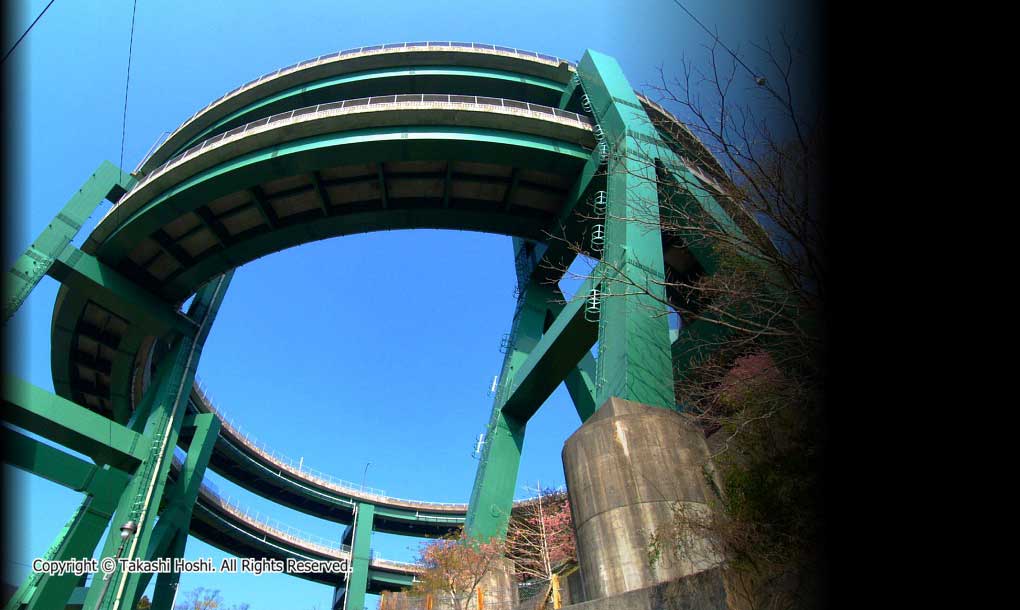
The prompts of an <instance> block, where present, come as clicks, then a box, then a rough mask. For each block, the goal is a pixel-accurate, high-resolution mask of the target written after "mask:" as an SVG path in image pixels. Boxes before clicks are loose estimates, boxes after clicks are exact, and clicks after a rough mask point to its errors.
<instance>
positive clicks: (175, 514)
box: [138, 413, 220, 610]
mask: <svg viewBox="0 0 1020 610" xmlns="http://www.w3.org/2000/svg"><path fill="white" fill-rule="evenodd" d="M183 427H194V429H195V436H194V437H192V439H191V446H190V447H189V448H188V455H187V457H186V458H185V460H184V463H183V464H182V465H181V471H180V472H179V473H178V475H177V481H176V482H175V483H174V485H173V487H172V488H170V489H169V490H168V491H167V493H166V497H167V503H166V506H165V507H164V508H163V510H162V511H161V512H160V514H159V521H158V522H156V526H155V527H154V528H153V529H152V539H151V541H150V543H149V548H148V549H147V552H146V557H145V558H146V559H150V560H151V559H157V558H160V557H169V558H171V559H173V558H178V557H183V556H184V551H185V549H186V547H187V542H188V529H189V527H190V526H191V513H192V509H193V508H194V507H195V503H196V502H197V501H198V490H199V488H200V487H201V485H202V477H203V476H205V470H206V467H207V466H208V465H209V457H210V456H211V455H212V451H213V446H214V445H215V444H216V439H217V438H218V437H219V432H220V420H219V418H218V417H216V416H215V415H213V414H211V413H205V414H200V415H195V416H189V417H187V418H185V421H184V424H183ZM180 576H181V575H180V573H177V572H174V573H164V574H160V575H159V576H158V577H157V578H156V592H155V595H154V597H153V608H161V607H162V608H164V609H166V610H169V608H170V606H169V604H170V601H171V600H172V599H173V592H174V589H176V587H177V584H178V583H179V582H180ZM151 577H152V575H151V574H141V575H139V582H138V589H139V590H140V591H144V590H145V588H146V587H148V585H149V580H151ZM164 599H165V600H166V602H163V601H162V600H164ZM157 600H159V602H157ZM161 603H162V604H163V605H162V606H161V605H160V604H161Z"/></svg>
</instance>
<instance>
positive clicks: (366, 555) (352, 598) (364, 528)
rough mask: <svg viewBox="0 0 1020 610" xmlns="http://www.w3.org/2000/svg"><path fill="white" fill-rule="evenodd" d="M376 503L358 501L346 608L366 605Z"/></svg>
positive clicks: (345, 601) (353, 608) (359, 607)
mask: <svg viewBox="0 0 1020 610" xmlns="http://www.w3.org/2000/svg"><path fill="white" fill-rule="evenodd" d="M374 517H375V505H374V504H366V503H364V502H358V511H357V515H356V516H355V520H354V524H353V525H354V543H353V544H352V545H351V574H350V576H349V577H348V578H347V591H346V593H344V595H345V599H344V608H346V609H350V610H360V609H361V608H364V607H365V593H366V592H367V591H368V568H369V564H370V563H371V562H372V521H373V520H374Z"/></svg>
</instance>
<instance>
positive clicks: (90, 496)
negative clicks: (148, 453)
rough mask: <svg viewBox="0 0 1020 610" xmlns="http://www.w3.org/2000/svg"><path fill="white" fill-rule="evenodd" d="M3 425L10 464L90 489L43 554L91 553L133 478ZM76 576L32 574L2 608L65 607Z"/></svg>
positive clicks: (50, 556)
mask: <svg viewBox="0 0 1020 610" xmlns="http://www.w3.org/2000/svg"><path fill="white" fill-rule="evenodd" d="M0 430H2V432H3V433H2V436H0V443H2V446H3V453H4V461H5V462H6V463H8V464H10V465H12V466H15V467H16V468H20V469H22V470H25V471H27V472H31V473H33V474H36V475H38V476H42V477H44V478H47V479H49V480H51V481H54V482H56V483H59V484H61V485H64V486H65V487H68V488H70V489H74V490H75V491H83V492H85V494H86V496H85V498H84V499H83V500H82V502H81V504H80V505H79V506H78V508H77V509H76V510H75V511H74V513H73V514H72V515H71V518H70V519H69V520H68V522H67V524H66V525H65V526H64V528H63V530H61V532H60V533H59V534H58V535H57V538H56V540H55V541H54V543H53V545H52V546H51V547H50V548H49V550H48V551H47V552H46V553H45V555H44V558H45V559H53V560H59V561H63V560H70V559H78V558H82V557H91V556H92V553H93V552H94V551H95V549H96V545H97V544H99V540H100V538H102V536H103V532H104V531H106V526H107V524H108V523H109V522H110V517H111V516H112V515H113V511H114V509H115V508H116V506H117V498H119V497H120V494H121V493H122V492H123V490H124V488H125V487H126V486H127V483H128V480H129V478H130V477H129V476H128V475H127V474H125V473H123V472H121V471H119V470H116V469H108V468H106V469H104V468H102V467H100V466H97V465H95V464H89V463H88V462H85V461H84V460H81V459H80V458H77V457H75V456H73V455H70V454H68V453H64V452H63V451H61V450H59V449H56V448H54V447H51V446H49V445H46V444H44V443H41V442H39V441H37V440H35V439H32V438H29V437H27V436H25V435H23V434H20V433H18V432H14V431H13V430H10V429H9V428H6V427H3V428H2V429H0ZM78 578H79V577H78V576H75V575H73V574H66V575H63V576H47V575H44V574H35V573H31V574H29V576H28V578H26V579H25V582H24V583H22V585H21V586H20V587H19V588H18V590H17V591H16V592H15V593H14V595H13V596H12V597H11V599H10V601H8V603H7V605H6V606H4V609H5V610H15V609H19V610H20V609H27V610H36V609H39V610H48V609H50V608H63V607H64V606H65V605H66V604H67V600H68V598H69V597H70V596H71V594H72V593H73V592H74V589H75V586H76V585H77V583H78Z"/></svg>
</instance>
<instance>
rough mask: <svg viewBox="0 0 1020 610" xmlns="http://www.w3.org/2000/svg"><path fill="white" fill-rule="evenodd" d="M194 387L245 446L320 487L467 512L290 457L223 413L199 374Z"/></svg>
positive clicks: (433, 518)
mask: <svg viewBox="0 0 1020 610" xmlns="http://www.w3.org/2000/svg"><path fill="white" fill-rule="evenodd" d="M194 387H195V391H196V394H198V396H199V398H200V399H201V400H202V401H203V402H204V403H205V404H204V406H205V407H207V408H208V409H209V410H210V411H211V412H213V413H215V414H216V415H217V416H218V417H219V418H220V421H221V423H222V426H223V428H224V429H226V431H227V432H228V433H229V434H230V435H231V436H232V437H233V438H235V439H237V440H238V441H240V442H241V443H242V444H243V445H244V446H245V448H246V449H248V450H250V451H251V452H253V453H255V454H258V455H259V457H261V458H263V459H265V460H266V461H267V462H270V463H272V464H273V465H274V466H277V467H278V468H282V469H284V470H287V471H288V472H289V473H290V474H292V475H294V476H296V477H298V478H301V479H305V480H308V481H310V482H313V483H316V484H318V485H319V486H321V487H326V488H328V489H332V490H334V491H337V492H340V493H343V494H347V495H352V496H356V497H358V498H359V499H365V500H370V501H375V502H378V503H379V504H390V505H397V506H404V507H409V508H421V509H426V510H447V511H457V512H461V511H463V512H465V513H466V512H467V508H468V505H467V504H463V503H455V502H428V501H424V500H411V499H407V498H398V497H396V496H390V495H387V494H386V492H385V491H383V490H381V489H377V488H374V487H363V486H361V485H358V484H355V483H351V482H350V481H346V480H344V479H341V478H339V477H335V476H333V475H330V474H327V473H324V472H322V471H319V470H316V469H314V468H309V467H307V466H305V465H304V463H303V462H302V461H299V460H295V459H293V458H291V457H288V456H286V455H283V454H282V453H280V452H279V451H276V450H275V449H271V448H269V446H268V445H266V444H265V443H264V442H262V441H260V440H258V439H257V438H255V437H254V436H253V435H251V434H249V433H247V432H245V431H244V430H243V429H242V428H241V427H240V426H239V425H237V424H236V423H234V422H233V421H232V420H231V419H230V417H228V416H226V415H224V413H223V412H222V411H221V410H220V409H218V408H217V407H215V406H214V404H213V400H212V399H211V398H210V397H209V392H208V390H207V389H206V388H205V385H204V384H203V383H202V382H201V380H199V379H198V378H197V377H196V380H195V386H194ZM419 518H420V519H423V520H429V521H451V522H457V523H462V522H463V521H464V518H463V517H460V516H456V517H453V516H451V517H440V516H419Z"/></svg>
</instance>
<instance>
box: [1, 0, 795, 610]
mask: <svg viewBox="0 0 1020 610" xmlns="http://www.w3.org/2000/svg"><path fill="white" fill-rule="evenodd" d="M45 4H46V0H33V1H31V2H19V3H17V8H16V9H15V12H14V14H13V15H12V17H13V19H10V20H8V23H7V24H6V25H5V28H6V31H5V44H4V48H5V50H6V49H7V48H9V46H10V44H11V42H12V41H13V40H14V39H15V38H16V37H17V36H18V35H19V34H20V33H21V32H22V31H24V29H25V27H27V25H28V24H29V23H30V22H31V20H32V19H34V18H35V16H36V15H37V14H38V13H39V11H40V10H42V8H43V6H45ZM687 6H688V7H689V8H690V9H691V10H692V11H694V12H695V13H696V14H697V15H698V16H699V17H700V18H701V19H702V21H704V22H705V23H706V24H708V25H709V26H710V27H717V28H718V31H719V34H720V35H721V37H722V38H723V39H724V40H725V41H726V42H727V43H729V44H737V43H745V44H746V43H747V42H748V41H754V42H762V41H763V40H764V37H765V36H766V35H773V36H774V35H775V34H776V33H778V32H779V30H780V28H781V27H784V26H785V27H786V29H787V31H788V32H791V31H792V33H793V34H794V35H796V33H797V25H796V23H795V22H794V18H795V16H796V14H797V13H796V11H795V9H794V8H793V7H792V4H791V2H786V1H784V0H773V1H768V2H755V1H753V0H724V1H721V2H709V1H701V0H697V1H694V0H692V1H690V2H687ZM130 20H131V2H130V1H129V0H109V1H104V2H92V3H84V2H70V1H67V0H64V1H58V2H56V3H55V4H54V5H53V6H52V7H51V9H50V10H49V12H48V13H47V14H46V15H45V16H44V17H43V19H42V20H41V21H40V22H39V23H38V24H37V25H36V27H35V28H34V30H33V31H32V32H31V33H30V34H29V35H28V37H27V38H26V39H25V40H24V41H23V42H22V43H21V45H20V46H19V47H18V49H17V50H16V51H15V52H14V54H13V55H12V56H11V57H10V59H9V60H8V61H7V63H6V64H5V65H4V70H5V71H8V78H10V79H11V80H10V81H8V82H9V83H10V85H9V86H11V91H12V102H13V104H14V107H13V108H11V109H10V111H11V112H13V113H16V115H17V117H18V119H17V120H14V121H10V120H9V121H8V125H11V124H13V125H14V127H13V128H14V130H15V135H14V140H13V142H12V144H13V146H14V148H13V151H14V152H15V153H16V154H14V155H11V158H10V159H9V163H10V169H9V175H10V176H11V184H10V185H9V187H10V188H11V191H12V192H10V193H8V194H6V197H7V201H8V202H13V203H12V204H11V206H10V207H11V209H12V210H13V211H14V216H13V218H12V220H13V221H14V227H13V230H12V233H11V235H12V237H13V239H12V240H11V241H10V243H9V244H8V247H7V250H6V251H5V252H4V255H5V261H7V263H5V264H9V262H10V261H11V260H12V259H13V257H14V256H15V255H16V253H17V252H19V251H20V250H21V249H23V248H24V247H25V246H26V245H27V244H28V243H29V242H30V240H31V239H32V237H33V236H35V235H36V234H38V233H39V232H40V231H41V230H42V229H43V228H44V227H45V226H46V224H47V223H48V222H49V220H50V219H51V218H52V216H53V215H55V214H56V212H57V211H59V209H60V207H61V206H62V205H63V204H64V202H65V201H66V200H67V199H68V198H69V197H70V196H71V195H72V194H73V193H74V192H76V191H77V189H78V188H79V187H80V186H81V184H82V182H83V181H84V180H85V179H86V178H87V177H88V176H89V175H90V174H91V173H92V172H93V171H94V170H95V168H96V167H97V166H98V165H99V164H100V162H102V161H103V160H104V159H108V160H110V161H112V162H114V163H117V162H118V160H119V157H120V146H121V120H122V110H123V102H124V99H123V95H124V78H125V69H126V61H127V47H128V35H129V26H130ZM412 40H464V41H477V42H487V43H494V44H501V45H506V46H512V47H518V48H523V49H529V50H536V51H540V52H543V53H548V54H552V55H558V56H560V57H565V58H569V59H572V60H575V61H576V60H578V59H579V58H580V57H581V55H582V54H583V52H584V50H585V49H586V48H593V49H596V50H599V51H602V52H604V53H607V54H609V55H612V56H614V57H616V59H617V60H618V61H619V62H620V64H621V65H622V67H623V69H624V71H625V73H626V74H627V75H628V76H629V78H630V79H631V83H632V84H633V85H634V86H635V87H636V88H638V89H642V88H643V85H646V84H648V83H652V82H654V81H656V80H657V68H658V66H660V65H663V66H665V67H666V68H667V71H668V68H669V66H670V65H675V62H676V59H677V58H678V57H679V56H680V54H681V53H688V54H695V55H697V53H699V49H700V45H702V44H704V43H705V42H706V41H707V38H706V36H705V34H704V33H703V32H702V31H700V30H699V29H697V28H696V26H695V25H694V24H693V23H691V22H690V21H689V19H687V18H686V17H685V15H684V14H683V13H682V12H681V11H680V9H679V8H678V7H676V6H675V5H674V3H673V2H672V0H641V1H635V2H626V3H624V2H599V1H593V2H583V3H581V2H576V3H575V2H560V3H557V2H552V1H549V0H546V1H542V2H530V1H522V0H515V1H513V2H504V1H491V2H477V0H475V1H471V2H361V3H343V2H325V1H317V2H303V3H300V4H299V3H281V2H252V1H249V2H243V3H242V2H220V3H210V2H199V1H184V0H181V1H176V2H172V3H171V2H159V3H157V2H153V1H152V0H139V1H138V9H137V15H136V23H135V38H134V52H133V59H132V73H131V90H130V98H129V102H128V115H127V132H126V141H125V151H124V164H123V166H124V168H125V169H127V170H130V169H133V168H134V167H135V165H136V164H137V163H138V161H139V160H140V159H141V158H142V156H143V155H144V154H145V153H146V151H147V150H148V149H149V147H150V146H151V145H152V143H153V141H154V140H155V139H156V138H157V137H159V135H160V134H161V133H162V132H163V131H168V130H173V129H175V128H176V127H177V126H178V125H179V124H180V123H181V121H182V120H184V119H185V118H187V117H189V116H191V114H192V113H194V112H195V110H197V109H199V108H201V107H204V106H205V105H206V104H207V103H208V102H209V101H211V100H213V99H216V98H218V97H219V96H220V95H222V94H223V93H225V92H226V91H229V90H231V89H233V88H235V87H236V86H237V85H239V84H241V83H244V82H247V81H248V80H251V79H253V78H255V77H257V76H259V75H261V74H264V73H266V72H271V71H273V70H275V69H277V68H279V67H282V66H286V65H290V64H292V63H295V62H297V61H300V60H304V59H308V58H311V57H315V56H318V55H320V54H323V53H327V52H331V51H337V50H340V49H346V48H351V47H357V46H362V45H369V44H379V43H386V42H400V41H412ZM108 205H109V204H104V206H103V207H101V208H100V209H99V210H98V211H97V213H96V214H94V215H93V218H92V219H91V220H90V222H89V224H88V225H87V226H86V228H85V230H83V231H82V233H81V235H80V236H79V239H78V243H79V244H80V242H81V241H82V240H83V239H84V237H85V236H86V235H87V234H88V232H89V231H91V228H92V226H93V225H94V223H95V221H96V220H97V219H98V218H99V217H101V215H102V214H103V213H104V212H105V210H106V206H108ZM513 287H514V273H513V265H512V253H511V245H510V239H509V238H508V237H503V236H495V235H484V234H478V233H466V232H446V231H443V232H440V231H395V232H383V233H374V234H369V235H357V236H352V237H344V238H342V239H333V240H327V241H323V242H317V243H313V244H309V245H306V246H302V247H300V248H296V249H292V250H289V251H286V252H283V253H279V254H275V255H273V256H270V257H267V258H264V259H260V260H258V261H255V262H253V263H251V264H249V265H246V266H245V267H243V268H241V269H239V270H238V272H237V274H236V275H235V278H234V281H233V283H232V285H231V287H230V291H229V292H228V294H227V297H226V301H225V303H224V305H223V308H222V310H221V312H220V316H219V318H218V320H217V322H216V325H215V326H214V328H213V331H212V334H211V336H210V337H209V340H208V343H207V347H206V349H205V353H204V355H203V357H202V361H201V364H200V367H199V375H200V377H201V378H202V379H203V381H204V382H205V383H206V385H208V386H209V387H210V389H211V392H212V395H213V397H214V398H215V399H216V402H217V404H218V405H219V406H220V407H221V408H222V409H223V410H224V411H225V412H227V413H228V414H229V415H230V416H231V417H232V418H233V419H234V420H236V421H237V422H238V423H240V424H241V426H242V427H243V428H245V429H246V430H249V431H250V432H251V433H252V434H254V435H255V436H256V437H258V438H259V439H260V440H261V441H264V442H266V443H267V444H269V445H271V446H272V447H275V448H277V449H278V450H279V451H281V452H282V453H284V454H286V455H289V456H291V457H293V458H294V459H299V458H303V459H304V463H305V464H306V465H308V466H309V467H312V468H316V469H319V470H322V471H325V472H328V473H330V474H333V475H335V476H337V477H341V478H345V479H348V480H351V481H354V482H358V483H360V482H361V480H362V477H363V476H365V479H366V483H367V485H370V486H372V487H377V488H381V489H383V490H385V491H386V492H387V493H389V494H391V495H399V496H402V497H410V498H421V499H428V500H435V501H462V502H466V501H467V499H468V496H469V495H470V491H471V484H472V481H473V478H474V470H475V466H476V464H477V462H476V461H475V460H473V459H472V458H471V456H470V453H471V449H472V447H473V443H474V439H475V438H476V437H477V436H478V434H479V433H480V432H483V431H484V428H485V424H486V421H487V419H488V415H489V411H490V408H491V398H489V397H488V396H487V390H488V387H489V384H490V383H491V380H492V378H493V376H494V375H495V374H497V373H498V372H499V367H500V363H501V359H502V354H501V353H500V351H499V342H500V338H501V337H502V335H503V334H504V333H506V332H507V331H508V330H509V325H510V319H511V316H512V313H513ZM56 289H57V285H56V283H55V282H54V281H53V280H50V279H49V278H47V279H45V280H44V281H43V283H42V284H41V285H40V286H39V288H38V289H37V290H36V291H35V292H34V293H33V294H32V296H31V297H30V298H29V300H28V302H27V303H26V305H25V306H24V307H23V308H22V310H21V311H20V312H19V313H18V315H17V316H16V317H15V318H14V320H13V321H12V322H11V323H10V326H9V329H8V330H9V331H10V339H11V340H13V342H14V345H15V348H14V350H13V351H12V354H13V355H14V357H13V358H12V359H11V362H10V364H11V366H12V367H13V370H12V371H10V372H12V373H13V374H15V375H18V376H20V377H22V378H24V379H27V380H28V381H30V382H32V383H34V384H36V385H38V386H40V387H43V388H45V389H47V390H52V380H51V377H50V369H49V320H50V315H51V312H52V307H53V301H54V297H55V295H56ZM565 289H567V290H568V291H569V290H570V289H571V287H570V286H569V285H567V286H565ZM577 425H578V418H577V415H576V413H575V412H574V409H573V406H572V405H571V403H570V399H569V396H568V395H567V393H566V391H565V390H564V389H563V388H562V387H561V388H560V389H559V390H557V392H556V393H555V394H554V395H553V396H552V398H551V399H550V400H549V401H548V402H547V403H546V405H545V406H544V407H543V408H542V409H541V410H540V411H539V412H538V414H537V415H536V416H535V418H533V420H532V421H531V423H529V425H528V435H527V440H526V443H525V453H524V457H523V459H522V463H521V470H520V477H519V480H518V494H519V495H521V496H524V495H527V491H526V490H525V489H524V487H525V486H528V485H530V486H533V485H534V484H535V482H536V481H541V483H542V484H543V485H560V484H562V483H563V471H562V465H561V462H560V450H561V448H562V445H563V441H564V440H565V439H566V438H567V437H568V436H569V435H570V434H571V433H572V432H573V431H574V430H575V429H576V427H577ZM369 462H370V465H369V466H368V468H367V474H366V470H365V468H366V464H368V463H369ZM11 476H12V477H13V478H14V480H15V482H16V483H18V484H19V487H18V495H17V497H18V498H19V502H18V503H17V508H18V509H19V510H20V512H19V513H16V517H17V519H18V521H17V523H19V525H23V527H21V528H19V529H20V533H21V534H22V537H23V539H22V540H21V541H20V544H19V545H18V546H17V547H15V548H13V549H11V550H13V551H14V553H12V554H11V556H10V557H9V558H8V560H6V562H5V564H4V566H3V569H4V573H5V575H6V578H7V580H9V581H10V582H13V583H15V584H16V583H18V582H20V580H21V578H22V577H23V576H24V574H25V572H26V570H27V564H28V563H29V562H30V561H31V558H33V557H37V556H40V555H41V554H42V553H43V552H45V550H46V548H47V547H48V546H49V544H50V543H51V542H52V540H53V537H54V536H55V535H56V533H57V532H58V531H59V530H60V527H61V526H62V525H63V523H64V522H65V521H66V519H67V518H68V517H69V516H70V513H71V510H72V508H73V506H74V504H75V503H77V501H78V498H77V496H78V494H75V493H74V492H69V491H67V490H64V489H62V488H59V487H58V486H56V485H54V484H51V483H48V482H46V481H41V480H37V479H35V478H33V477H30V476H27V475H23V474H21V473H19V472H16V471H15V472H13V473H12V474H11ZM210 478H211V479H212V480H213V481H216V483H217V485H218V486H219V488H220V489H221V490H222V491H225V492H228V493H230V494H231V495H233V496H234V497H236V498H238V499H240V501H242V502H243V503H246V504H248V505H250V506H251V507H252V508H253V509H255V510H258V511H260V512H262V513H263V514H267V515H270V516H273V517H275V518H278V519H280V520H281V521H284V522H286V523H289V524H292V525H293V526H295V527H298V528H301V529H303V530H306V531H308V532H311V533H314V534H317V535H322V536H330V537H335V536H338V535H339V533H340V531H341V527H342V526H340V525H337V524H332V523H327V522H322V521H319V520H316V519H314V518H312V517H309V516H307V515H304V514H302V513H298V512H295V511H292V510H289V509H286V508H282V507H278V506H276V505H274V504H272V503H271V502H268V501H265V500H262V499H261V498H258V497H256V496H253V495H252V494H249V493H247V492H244V491H243V490H239V489H238V488H236V487H235V486H233V485H231V484H229V483H226V482H225V481H222V480H220V479H218V478H217V477H215V476H214V475H210ZM416 544H417V541H416V540H415V539H411V538H402V537H399V536H388V535H381V534H375V536H374V537H373V547H374V548H375V549H376V551H377V552H378V553H380V554H381V555H383V556H385V557H389V558H393V559H398V560H401V559H402V560H409V559H411V558H412V557H413V551H412V550H409V547H414V546H416ZM222 556H223V553H222V552H220V551H218V550H217V549H214V548H212V547H210V546H208V545H205V544H204V543H202V542H200V541H198V540H197V539H191V540H190V541H189V543H188V549H187V557H188V558H191V559H194V558H198V557H213V558H215V559H218V558H220V557H222ZM199 586H203V587H207V588H216V589H220V590H221V591H222V594H223V597H224V598H225V600H226V601H227V602H229V603H238V602H247V603H250V604H251V607H252V608H253V610H256V609H257V610H261V609H273V608H282V607H287V608H315V607H318V608H326V607H328V605H329V600H330V599H331V594H332V592H331V590H330V589H329V588H328V587H324V586H321V585H315V584H311V583H308V582H305V581H302V580H299V579H296V578H291V577H288V576H284V575H263V576H260V577H255V576H246V575H231V576H202V575H184V576H183V577H182V580H181V587H182V589H183V590H188V589H192V588H195V587H199ZM376 601H377V598H374V597H370V607H371V606H374V605H375V603H376Z"/></svg>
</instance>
